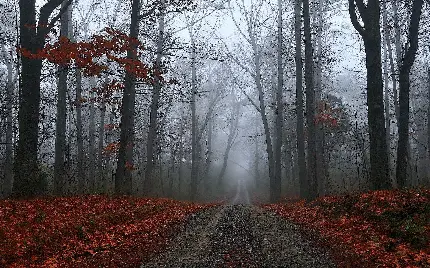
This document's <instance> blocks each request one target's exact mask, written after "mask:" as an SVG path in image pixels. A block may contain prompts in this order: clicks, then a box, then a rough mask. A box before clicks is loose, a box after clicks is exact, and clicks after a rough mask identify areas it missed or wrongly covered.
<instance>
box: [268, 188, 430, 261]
mask: <svg viewBox="0 0 430 268" xmlns="http://www.w3.org/2000/svg"><path fill="white" fill-rule="evenodd" d="M264 207H265V208H268V209H270V210H273V211H275V212H277V213H278V214H280V215H281V216H283V217H286V218H288V219H290V220H292V221H293V222H295V223H297V224H299V225H300V226H302V227H303V228H304V229H305V230H306V232H309V233H311V234H312V235H313V237H315V235H316V236H317V237H318V239H319V243H320V244H321V245H323V246H327V247H328V248H330V249H331V252H332V253H333V255H334V257H335V259H336V261H337V263H338V265H339V266H340V267H399V268H400V267H417V268H418V267H430V190H402V191H400V190H394V191H376V192H370V193H364V194H356V195H351V196H338V197H336V196H330V197H321V198H319V199H317V200H316V201H314V202H311V203H309V204H305V202H304V201H298V202H297V201H296V202H288V203H284V204H282V203H281V204H272V205H266V206H264Z"/></svg>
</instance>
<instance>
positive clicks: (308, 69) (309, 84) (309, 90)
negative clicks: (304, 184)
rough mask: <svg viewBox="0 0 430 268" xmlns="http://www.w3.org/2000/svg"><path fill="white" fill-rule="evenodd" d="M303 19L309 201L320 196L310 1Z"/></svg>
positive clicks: (305, 4) (304, 8)
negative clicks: (317, 172)
mask: <svg viewBox="0 0 430 268" xmlns="http://www.w3.org/2000/svg"><path fill="white" fill-rule="evenodd" d="M303 19H304V35H305V83H306V123H307V130H308V131H307V134H308V154H307V158H308V166H307V168H308V187H309V192H308V195H307V196H306V199H307V200H312V199H314V198H316V197H317V196H318V181H317V174H316V171H317V168H316V135H315V129H316V128H315V89H314V77H313V76H314V70H313V68H314V63H313V51H312V39H311V24H310V15H309V0H303Z"/></svg>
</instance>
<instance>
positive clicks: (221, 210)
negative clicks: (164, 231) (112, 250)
mask: <svg viewBox="0 0 430 268" xmlns="http://www.w3.org/2000/svg"><path fill="white" fill-rule="evenodd" d="M149 267H202V268H203V267H303V268H312V267H318V268H320V267H322V268H324V267H336V266H335V265H334V264H333V263H332V262H331V261H330V258H329V257H328V255H327V254H326V253H325V252H324V251H322V250H321V249H318V248H316V247H314V246H312V243H311V242H310V241H308V240H306V239H305V238H304V237H302V236H301V234H300V232H299V231H298V228H297V227H296V226H295V225H293V224H290V223H288V222H287V221H285V220H284V219H282V218H280V217H278V216H276V215H274V214H273V213H271V212H267V211H264V210H262V209H260V208H258V207H256V206H251V205H226V206H221V207H216V208H212V209H210V210H206V211H202V212H200V213H198V214H196V215H194V216H193V217H191V218H190V220H189V221H188V222H187V223H186V224H185V225H184V226H183V227H182V230H181V232H180V233H179V235H178V236H177V237H176V238H174V239H173V240H172V243H171V244H170V247H169V248H168V249H167V250H166V251H165V252H164V253H162V254H161V255H159V256H156V257H155V258H154V259H153V260H152V262H150V263H145V264H143V265H142V266H141V268H149Z"/></svg>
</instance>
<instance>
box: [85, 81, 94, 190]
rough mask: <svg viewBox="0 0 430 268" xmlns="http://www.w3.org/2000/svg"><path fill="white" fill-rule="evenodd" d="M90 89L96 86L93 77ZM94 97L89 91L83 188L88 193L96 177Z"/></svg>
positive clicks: (92, 92)
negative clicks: (86, 161)
mask: <svg viewBox="0 0 430 268" xmlns="http://www.w3.org/2000/svg"><path fill="white" fill-rule="evenodd" d="M90 86H91V88H95V87H96V86H97V84H96V80H95V78H94V77H92V78H91V79H90ZM94 102H95V95H94V91H92V90H91V91H90V118H89V121H90V122H89V127H88V136H89V144H88V145H89V152H88V180H87V183H86V184H87V185H86V188H85V192H86V193H89V192H91V191H92V190H93V186H94V183H93V181H94V177H95V176H96V173H95V168H96V135H95V133H96V123H95V116H96V110H95V105H94Z"/></svg>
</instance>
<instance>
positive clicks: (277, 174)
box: [270, 0, 284, 203]
mask: <svg viewBox="0 0 430 268" xmlns="http://www.w3.org/2000/svg"><path fill="white" fill-rule="evenodd" d="M282 47H283V46H282V1H281V0H278V47H277V53H278V55H277V58H278V59H277V65H278V85H277V90H276V108H275V135H276V136H275V144H274V147H275V148H274V162H275V165H274V174H273V177H272V178H270V202H271V203H275V202H277V201H279V199H280V198H281V176H282V163H281V158H282V143H283V142H282V131H283V125H284V124H283V123H284V118H283V117H284V114H283V112H284V105H283V101H282V99H283V85H284V83H283V82H284V76H283V74H284V68H283V63H282Z"/></svg>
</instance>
